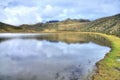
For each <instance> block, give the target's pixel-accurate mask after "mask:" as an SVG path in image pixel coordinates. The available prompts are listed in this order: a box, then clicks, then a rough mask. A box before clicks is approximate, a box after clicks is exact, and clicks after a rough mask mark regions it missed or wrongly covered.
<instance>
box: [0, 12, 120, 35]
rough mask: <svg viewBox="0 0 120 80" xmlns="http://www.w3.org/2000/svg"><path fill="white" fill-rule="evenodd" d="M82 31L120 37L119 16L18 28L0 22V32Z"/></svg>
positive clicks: (69, 20) (54, 22)
mask: <svg viewBox="0 0 120 80" xmlns="http://www.w3.org/2000/svg"><path fill="white" fill-rule="evenodd" d="M56 31H82V32H100V33H106V34H113V35H116V36H120V14H117V15H114V16H109V17H104V18H100V19H97V20H94V21H89V20H86V19H66V20H64V21H57V20H56V21H48V22H46V23H37V24H33V25H29V24H24V25H20V26H18V27H16V26H12V25H8V24H4V23H1V22H0V32H56Z"/></svg>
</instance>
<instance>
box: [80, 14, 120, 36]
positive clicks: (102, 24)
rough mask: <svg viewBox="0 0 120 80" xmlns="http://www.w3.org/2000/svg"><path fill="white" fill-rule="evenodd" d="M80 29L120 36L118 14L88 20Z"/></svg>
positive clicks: (119, 15) (119, 18)
mask: <svg viewBox="0 0 120 80" xmlns="http://www.w3.org/2000/svg"><path fill="white" fill-rule="evenodd" d="M81 31H90V32H91V31H92V32H101V33H107V34H113V35H117V36H120V14H117V15H114V16H110V17H104V18H100V19H97V20H95V21H92V22H90V23H89V24H88V25H87V26H85V27H84V28H82V29H81Z"/></svg>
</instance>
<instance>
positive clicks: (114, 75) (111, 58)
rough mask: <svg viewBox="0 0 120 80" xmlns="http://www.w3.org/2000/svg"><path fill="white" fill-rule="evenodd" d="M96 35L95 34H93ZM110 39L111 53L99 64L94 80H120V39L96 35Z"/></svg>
mask: <svg viewBox="0 0 120 80" xmlns="http://www.w3.org/2000/svg"><path fill="white" fill-rule="evenodd" d="M93 34H94V33H93ZM95 34H98V35H101V36H104V37H106V38H108V39H109V40H110V42H111V48H112V50H111V52H110V53H109V54H107V55H106V56H105V58H104V59H103V60H101V61H100V62H98V63H97V68H98V69H97V73H96V74H95V75H94V76H93V80H120V62H119V61H117V59H118V58H119V59H120V38H118V37H115V36H112V35H106V34H101V33H95Z"/></svg>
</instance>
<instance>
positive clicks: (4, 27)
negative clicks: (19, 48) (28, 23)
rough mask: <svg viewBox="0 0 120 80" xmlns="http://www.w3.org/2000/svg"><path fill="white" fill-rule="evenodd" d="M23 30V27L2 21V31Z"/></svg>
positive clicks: (0, 30) (0, 28) (0, 29)
mask: <svg viewBox="0 0 120 80" xmlns="http://www.w3.org/2000/svg"><path fill="white" fill-rule="evenodd" d="M19 31H22V27H16V26H13V25H9V24H5V23H2V22H0V32H19Z"/></svg>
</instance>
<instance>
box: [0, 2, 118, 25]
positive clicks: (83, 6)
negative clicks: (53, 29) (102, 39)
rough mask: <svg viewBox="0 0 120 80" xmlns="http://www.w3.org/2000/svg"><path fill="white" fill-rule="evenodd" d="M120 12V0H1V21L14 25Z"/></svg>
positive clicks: (95, 16)
mask: <svg viewBox="0 0 120 80" xmlns="http://www.w3.org/2000/svg"><path fill="white" fill-rule="evenodd" d="M118 13H120V0H0V22H4V23H7V24H12V25H21V24H35V23H38V22H45V21H49V20H65V19H67V18H71V19H89V20H95V19H97V18H101V17H105V16H111V15H115V14H118Z"/></svg>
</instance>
